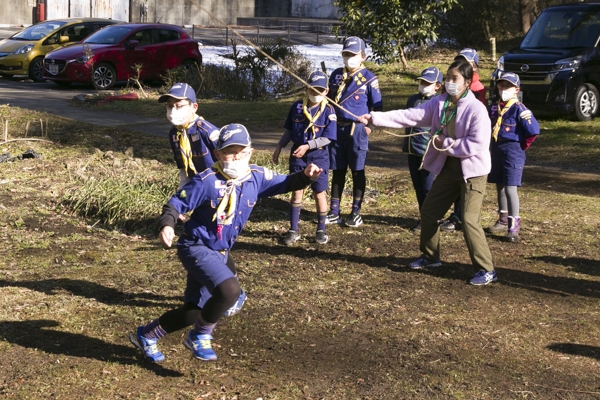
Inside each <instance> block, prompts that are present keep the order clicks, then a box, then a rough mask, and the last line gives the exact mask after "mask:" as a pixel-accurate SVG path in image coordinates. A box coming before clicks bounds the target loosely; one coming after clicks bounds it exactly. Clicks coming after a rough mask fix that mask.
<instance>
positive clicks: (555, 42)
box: [489, 3, 600, 121]
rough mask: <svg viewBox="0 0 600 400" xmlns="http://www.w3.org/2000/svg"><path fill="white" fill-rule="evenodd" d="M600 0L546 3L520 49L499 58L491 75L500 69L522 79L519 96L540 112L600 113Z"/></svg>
mask: <svg viewBox="0 0 600 400" xmlns="http://www.w3.org/2000/svg"><path fill="white" fill-rule="evenodd" d="M599 41H600V3H573V4H567V5H561V6H553V7H548V8H546V9H545V10H544V11H542V13H541V14H540V16H539V17H538V18H537V20H536V21H535V23H534V24H533V26H532V27H531V29H529V32H527V35H525V37H524V38H523V41H522V42H521V45H520V46H519V47H518V48H515V49H512V50H509V51H508V52H506V53H505V54H504V55H503V56H502V57H500V59H499V60H498V67H497V69H496V71H494V73H493V74H492V82H491V85H490V96H489V97H490V99H491V100H492V101H494V100H495V99H496V98H497V91H496V89H495V87H496V85H495V80H496V79H497V77H498V76H499V74H501V73H502V72H504V71H509V72H514V73H516V74H518V75H519V78H520V79H521V93H522V101H523V103H525V105H527V107H529V108H531V109H533V110H534V111H535V110H540V111H549V112H553V113H556V112H563V113H569V114H574V115H575V117H576V118H577V119H578V120H580V121H588V120H590V119H592V118H594V117H595V116H596V115H597V113H598V102H599V101H600V97H599V95H598V89H599V88H600V49H599V48H598V43H599Z"/></svg>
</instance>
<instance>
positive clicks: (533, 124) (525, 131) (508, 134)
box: [490, 102, 540, 143]
mask: <svg viewBox="0 0 600 400" xmlns="http://www.w3.org/2000/svg"><path fill="white" fill-rule="evenodd" d="M500 105H503V104H502V103H500ZM524 111H529V109H528V108H527V107H525V105H524V104H523V103H519V102H517V103H515V104H513V105H512V106H511V107H510V108H509V109H508V111H507V112H506V113H504V116H503V117H502V125H501V126H500V131H499V132H498V140H497V141H498V142H520V143H521V142H523V141H524V140H525V139H526V138H528V137H531V136H535V135H538V134H539V133H540V124H539V123H538V121H537V119H535V117H534V116H533V114H531V111H529V112H528V113H526V114H528V115H529V118H523V117H521V114H522V113H523V112H524ZM498 112H499V105H498V104H492V106H491V107H490V119H491V120H492V129H493V128H494V126H495V125H496V121H497V120H498ZM493 140H494V139H492V141H493Z"/></svg>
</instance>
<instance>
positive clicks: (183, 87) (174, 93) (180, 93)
mask: <svg viewBox="0 0 600 400" xmlns="http://www.w3.org/2000/svg"><path fill="white" fill-rule="evenodd" d="M170 98H171V99H177V100H189V101H191V102H192V103H195V102H196V92H195V91H194V89H193V88H192V87H191V86H190V85H188V84H187V83H181V82H178V83H176V84H174V85H173V86H171V89H169V92H168V93H167V94H163V95H162V96H160V97H159V98H158V102H159V103H164V102H165V101H167V100H169V99H170Z"/></svg>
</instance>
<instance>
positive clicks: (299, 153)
mask: <svg viewBox="0 0 600 400" xmlns="http://www.w3.org/2000/svg"><path fill="white" fill-rule="evenodd" d="M309 148H310V146H309V145H307V144H303V145H302V146H298V148H297V149H296V151H294V152H293V153H292V155H293V156H294V157H296V158H302V157H304V155H305V154H306V152H307V151H308V149H309Z"/></svg>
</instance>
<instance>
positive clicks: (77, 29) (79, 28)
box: [60, 24, 89, 42]
mask: <svg viewBox="0 0 600 400" xmlns="http://www.w3.org/2000/svg"><path fill="white" fill-rule="evenodd" d="M88 34H89V30H88V29H87V28H86V26H85V25H84V24H76V25H71V26H68V27H66V28H65V29H61V31H60V35H61V36H68V37H69V42H79V41H80V40H81V39H83V38H84V37H86V36H87V35H88Z"/></svg>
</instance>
